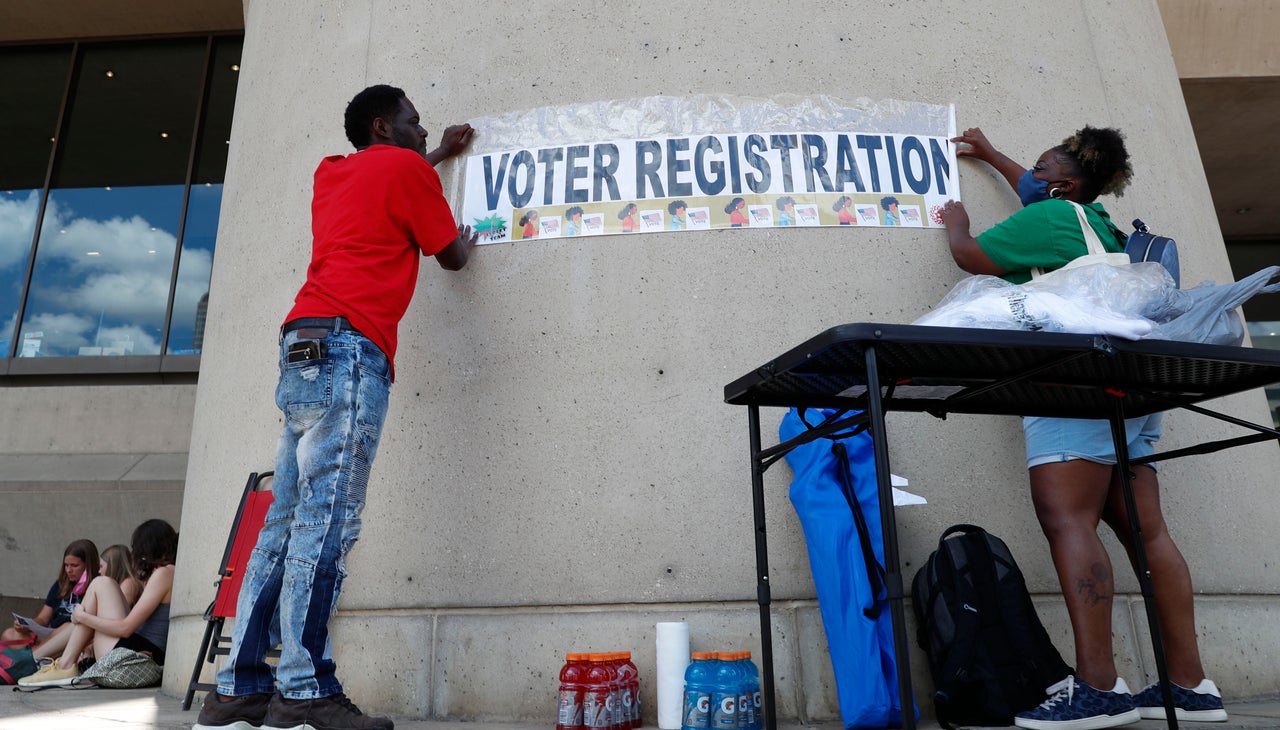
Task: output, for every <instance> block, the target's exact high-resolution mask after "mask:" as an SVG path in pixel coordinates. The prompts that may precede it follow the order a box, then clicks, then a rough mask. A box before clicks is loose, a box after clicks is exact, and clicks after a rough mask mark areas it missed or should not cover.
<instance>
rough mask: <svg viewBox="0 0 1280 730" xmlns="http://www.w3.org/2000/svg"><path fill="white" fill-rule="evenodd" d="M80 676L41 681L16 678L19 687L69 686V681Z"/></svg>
mask: <svg viewBox="0 0 1280 730" xmlns="http://www.w3.org/2000/svg"><path fill="white" fill-rule="evenodd" d="M79 678H80V675H78V674H77V675H76V676H74V677H63V678H62V679H46V680H44V681H43V682H24V681H22V680H21V679H19V680H18V686H19V687H33V688H34V687H69V686H71V683H72V682H74V681H76V680H77V679H79Z"/></svg>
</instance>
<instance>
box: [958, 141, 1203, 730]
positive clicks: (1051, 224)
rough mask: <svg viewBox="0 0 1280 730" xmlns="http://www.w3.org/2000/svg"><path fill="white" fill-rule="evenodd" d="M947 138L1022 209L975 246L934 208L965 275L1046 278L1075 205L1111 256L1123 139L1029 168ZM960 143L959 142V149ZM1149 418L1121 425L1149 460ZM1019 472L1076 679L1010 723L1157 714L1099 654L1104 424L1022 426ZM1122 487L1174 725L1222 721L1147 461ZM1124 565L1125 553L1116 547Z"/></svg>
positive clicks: (1059, 728) (1109, 452)
mask: <svg viewBox="0 0 1280 730" xmlns="http://www.w3.org/2000/svg"><path fill="white" fill-rule="evenodd" d="M953 141H955V142H959V143H962V146H961V147H960V149H958V150H957V152H956V154H957V156H960V157H970V158H973V159H976V160H981V161H982V162H985V163H987V164H989V165H991V166H992V167H994V168H995V169H996V171H998V172H999V173H1000V174H1001V175H1002V176H1003V177H1004V178H1005V180H1007V181H1008V183H1009V186H1010V187H1012V188H1013V189H1014V190H1015V191H1016V192H1017V194H1018V197H1019V199H1021V201H1022V204H1023V206H1024V207H1023V208H1022V209H1021V210H1019V211H1018V212H1016V213H1014V214H1013V215H1011V216H1009V217H1008V218H1007V219H1006V220H1004V221H1003V222H1002V223H999V224H997V225H995V226H994V227H992V228H991V229H990V230H987V231H984V232H983V233H980V234H978V236H977V237H976V238H975V237H974V236H973V235H971V234H970V232H969V227H970V226H969V215H968V213H967V212H966V211H965V208H964V204H963V203H960V202H959V201H950V202H948V203H947V204H946V205H945V206H943V211H942V217H943V222H944V223H945V224H946V227H947V241H948V244H949V246H950V249H951V256H952V258H954V259H955V262H956V264H957V265H958V266H959V267H960V268H961V269H963V270H965V271H967V272H969V273H970V274H990V275H994V276H999V277H1002V278H1004V279H1005V280H1007V281H1009V282H1011V283H1014V284H1021V283H1024V282H1026V281H1029V280H1030V279H1031V270H1032V269H1042V270H1045V271H1051V270H1053V269H1057V268H1060V267H1062V266H1063V265H1064V264H1066V263H1067V262H1069V261H1071V260H1072V259H1075V258H1077V257H1079V256H1084V255H1085V254H1086V253H1088V248H1087V246H1086V244H1085V237H1084V233H1083V229H1082V228H1081V223H1080V219H1079V217H1078V216H1077V214H1076V209H1075V206H1073V205H1071V203H1072V202H1074V203H1078V204H1079V205H1080V206H1081V207H1082V209H1083V211H1084V214H1085V219H1086V221H1087V223H1088V225H1089V227H1090V228H1092V229H1093V231H1094V232H1095V233H1097V235H1098V238H1099V239H1100V240H1101V242H1102V245H1103V247H1104V248H1105V249H1107V250H1108V251H1112V252H1120V251H1123V250H1124V241H1125V236H1124V234H1122V233H1121V232H1120V231H1119V230H1117V229H1116V227H1115V226H1114V225H1112V223H1111V217H1110V216H1109V215H1108V214H1107V211H1106V209H1105V208H1103V206H1102V204H1101V203H1099V202H1097V198H1098V196H1099V195H1108V194H1115V195H1119V194H1120V192H1121V191H1122V190H1123V189H1124V187H1125V185H1126V184H1127V183H1128V182H1129V178H1130V177H1131V176H1132V174H1133V169H1132V167H1130V165H1129V153H1128V152H1127V151H1126V150H1125V146H1124V138H1123V137H1122V136H1121V134H1120V132H1118V131H1117V130H1114V129H1098V128H1094V127H1085V128H1083V129H1081V130H1079V131H1077V132H1076V133H1075V134H1073V135H1072V136H1070V137H1068V138H1067V139H1065V140H1063V142H1062V144H1060V145H1057V146H1056V147H1053V148H1051V149H1048V150H1046V151H1045V152H1044V154H1042V155H1040V158H1039V159H1038V160H1036V164H1035V166H1033V167H1032V168H1031V169H1030V170H1026V169H1023V167H1022V166H1021V165H1019V164H1018V163H1016V162H1014V161H1013V160H1012V159H1010V158H1009V157H1008V156H1006V155H1004V154H1003V153H1001V152H999V151H997V150H996V149H995V147H993V146H992V145H991V143H990V142H989V141H987V138H986V136H985V135H984V134H983V133H982V130H980V129H978V128H976V127H975V128H973V129H967V130H965V131H964V133H963V134H962V135H961V136H959V137H956V138H955V139H954V140H953ZM964 145H967V146H964ZM1160 416H1161V414H1158V413H1157V414H1154V415H1152V416H1148V417H1144V418H1134V419H1130V420H1129V421H1126V422H1125V426H1126V431H1127V433H1126V436H1127V439H1128V442H1129V443H1128V448H1129V454H1130V456H1131V458H1133V459H1137V458H1141V457H1143V456H1149V455H1151V454H1153V453H1154V452H1155V442H1156V441H1157V440H1158V439H1159V438H1160ZM1023 432H1024V435H1025V437H1026V448H1027V468H1028V473H1029V475H1030V479H1031V499H1032V503H1033V504H1034V505H1035V510H1036V517H1037V518H1038V519H1039V521H1040V526H1041V528H1042V529H1043V531H1044V534H1045V537H1046V538H1047V540H1048V542H1049V550H1050V553H1051V555H1052V557H1053V564H1054V568H1055V570H1056V571H1057V573H1058V581H1059V583H1060V584H1061V586H1062V593H1063V597H1064V599H1065V600H1066V604H1067V612H1068V614H1069V615H1070V617H1071V628H1072V633H1073V635H1074V639H1075V649H1076V654H1075V656H1076V674H1075V675H1074V676H1072V677H1067V678H1066V679H1064V680H1063V681H1062V682H1061V683H1059V684H1057V685H1054V686H1053V687H1051V688H1049V689H1050V695H1051V696H1050V697H1049V699H1047V700H1046V701H1045V702H1044V704H1042V705H1040V706H1039V707H1036V708H1034V709H1032V710H1030V711H1027V712H1022V713H1019V714H1018V715H1017V716H1016V717H1015V718H1014V721H1015V724H1016V725H1018V726H1019V727H1025V728H1032V730H1077V729H1079V728H1086V727H1087V728H1107V727H1116V726H1119V725H1125V724H1128V723H1131V722H1135V721H1137V720H1139V719H1141V718H1144V717H1149V718H1164V702H1163V697H1162V693H1161V690H1160V687H1159V686H1158V685H1155V684H1153V685H1151V686H1149V687H1147V688H1146V689H1145V690H1143V691H1142V692H1139V693H1138V694H1137V695H1136V696H1135V695H1132V694H1130V692H1129V688H1128V686H1127V685H1126V684H1125V681H1124V679H1123V678H1122V677H1120V676H1119V675H1118V674H1117V672H1116V664H1115V658H1114V656H1113V654H1112V646H1111V609H1112V595H1113V593H1114V587H1115V586H1114V580H1113V574H1112V569H1111V560H1110V558H1109V556H1108V555H1107V551H1106V548H1105V547H1104V546H1103V544H1102V540H1101V539H1100V538H1099V536H1098V524H1099V522H1100V521H1106V523H1107V524H1108V525H1109V526H1110V527H1111V528H1112V530H1113V531H1114V532H1115V534H1116V537H1117V538H1119V540H1120V541H1121V543H1124V544H1125V545H1126V548H1127V547H1128V544H1129V542H1130V533H1129V530H1128V523H1127V517H1126V515H1125V511H1124V503H1123V500H1122V498H1121V494H1120V486H1119V476H1118V474H1117V473H1116V469H1115V463H1116V456H1115V447H1114V445H1113V442H1112V436H1111V429H1110V425H1109V424H1108V422H1107V421H1084V420H1078V419H1062V418H1024V419H1023ZM1133 472H1134V477H1133V491H1134V496H1135V497H1136V499H1137V505H1138V511H1139V514H1138V517H1139V520H1140V522H1141V524H1142V528H1143V531H1142V532H1143V534H1142V537H1143V541H1144V547H1145V548H1146V553H1147V561H1148V564H1149V567H1150V569H1151V575H1152V583H1153V586H1154V589H1155V593H1156V607H1157V610H1158V612H1159V618H1160V627H1161V633H1162V635H1163V637H1164V641H1165V649H1166V657H1167V659H1168V669H1169V679H1170V680H1171V681H1172V682H1173V685H1174V686H1173V697H1174V704H1175V705H1176V707H1177V711H1178V719H1179V720H1204V721H1222V720H1225V719H1226V718H1227V714H1226V711H1225V710H1224V709H1223V706H1222V698H1221V696H1220V695H1219V694H1218V690H1217V687H1215V686H1214V684H1213V682H1212V681H1210V680H1209V679H1207V678H1206V677H1205V674H1204V669H1203V667H1202V666H1201V663H1200V649H1199V645H1198V644H1197V642H1196V634H1195V612H1194V603H1193V599H1192V589H1191V574H1190V571H1188V569H1187V564H1186V561H1185V560H1184V559H1183V557H1182V553H1181V552H1179V550H1178V548H1177V546H1176V545H1175V544H1174V542H1173V539H1172V538H1171V537H1170V536H1169V533H1168V530H1167V529H1166V526H1165V522H1164V518H1163V516H1162V515H1161V513H1160V491H1159V489H1160V487H1159V482H1158V480H1157V478H1156V470H1155V467H1154V466H1153V465H1150V464H1144V465H1140V466H1136V467H1134V468H1133ZM1129 553H1130V556H1131V557H1132V551H1131V550H1130V551H1129Z"/></svg>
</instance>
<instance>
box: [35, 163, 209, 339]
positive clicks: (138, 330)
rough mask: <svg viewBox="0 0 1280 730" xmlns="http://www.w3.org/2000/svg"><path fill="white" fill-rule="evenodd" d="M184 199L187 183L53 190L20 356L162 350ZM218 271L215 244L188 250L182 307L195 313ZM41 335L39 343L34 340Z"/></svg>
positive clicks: (181, 278) (179, 295)
mask: <svg viewBox="0 0 1280 730" xmlns="http://www.w3.org/2000/svg"><path fill="white" fill-rule="evenodd" d="M180 196H181V188H180V187H177V186H161V187H150V188H148V187H132V188H115V189H114V190H112V189H110V188H106V189H102V190H95V189H85V188H80V189H63V190H54V191H52V194H51V195H50V198H49V202H48V204H47V206H46V209H45V217H44V222H43V224H42V228H41V234H40V243H39V247H38V249H37V253H36V267H35V271H34V273H33V275H32V279H31V290H30V298H29V300H28V307H27V312H26V315H25V316H24V321H23V324H22V329H21V331H20V334H21V338H22V340H23V341H22V343H20V345H21V346H20V348H19V351H20V353H21V352H26V353H28V354H27V356H56V355H128V354H134V355H151V354H158V353H159V352H160V340H161V337H162V334H163V325H164V317H165V305H166V303H167V302H168V299H169V287H170V283H171V280H172V278H173V260H174V259H173V257H174V255H175V252H176V250H177V248H178V246H177V238H176V235H175V233H174V231H175V230H176V229H177V227H178V216H177V215H176V213H175V211H174V207H175V206H174V203H176V202H178V201H180V200H181V197H180ZM166 229H167V230H166ZM212 268H213V255H212V252H211V251H207V250H188V251H186V252H184V255H183V261H182V266H181V267H180V272H179V277H178V278H179V281H178V288H177V291H176V294H175V301H174V307H175V311H181V310H183V309H186V310H188V311H194V309H195V307H196V306H197V303H198V301H199V298H200V296H201V295H202V294H203V293H204V292H205V291H207V290H208V283H209V276H210V272H211V271H212ZM36 332H39V333H41V334H40V336H39V343H38V346H34V345H35V343H32V342H28V340H29V335H30V334H31V333H36Z"/></svg>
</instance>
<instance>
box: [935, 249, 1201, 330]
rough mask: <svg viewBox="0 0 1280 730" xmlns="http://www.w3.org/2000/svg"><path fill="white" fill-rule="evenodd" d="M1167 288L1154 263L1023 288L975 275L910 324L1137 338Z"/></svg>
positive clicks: (1100, 268) (1049, 277) (1095, 268)
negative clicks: (1147, 314)
mask: <svg viewBox="0 0 1280 730" xmlns="http://www.w3.org/2000/svg"><path fill="white" fill-rule="evenodd" d="M1170 290H1173V291H1176V289H1175V288H1174V286H1173V279H1172V278H1171V277H1170V276H1169V272H1168V271H1166V270H1165V268H1164V267H1163V266H1161V265H1160V264H1158V263H1141V264H1131V265H1124V266H1111V265H1108V264H1090V265H1086V266H1077V267H1071V268H1068V269H1059V270H1057V271H1051V272H1049V273H1047V274H1045V275H1044V276H1041V277H1040V278H1038V279H1035V280H1033V281H1029V282H1027V283H1026V284H1010V283H1009V282H1007V281H1005V280H1004V279H1000V278H997V277H995V276H986V275H977V276H971V277H969V278H967V279H963V280H961V281H960V282H959V283H957V284H956V285H955V287H953V288H952V290H951V292H950V293H948V294H947V296H945V297H943V299H942V301H941V302H939V303H938V306H937V307H935V308H934V310H933V311H932V312H929V313H928V314H926V315H924V316H923V317H921V318H919V319H917V320H916V321H915V322H914V324H918V325H929V326H934V327H979V328H985V329H1015V330H1029V331H1032V332H1076V333H1080V334H1102V335H1115V336H1117V337H1124V338H1126V339H1139V338H1142V337H1149V336H1151V335H1152V333H1153V332H1155V331H1156V323H1155V321H1153V320H1152V319H1150V318H1148V317H1147V316H1145V314H1146V313H1147V312H1149V311H1157V310H1159V309H1161V307H1162V306H1164V307H1165V308H1167V305H1165V300H1166V298H1167V295H1168V292H1169V291H1170ZM1157 336H1158V335H1157Z"/></svg>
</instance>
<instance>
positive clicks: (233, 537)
mask: <svg viewBox="0 0 1280 730" xmlns="http://www.w3.org/2000/svg"><path fill="white" fill-rule="evenodd" d="M271 475H272V472H269V471H264V472H262V473H261V474H259V473H257V472H253V473H252V474H250V475H249V481H248V482H247V483H246V484H245V485H244V494H243V495H242V496H241V497H240V507H239V509H237V510H236V517H235V520H234V521H233V522H232V523H231V534H230V535H228V536H227V549H226V550H225V551H224V552H223V553H222V562H221V563H220V564H219V565H220V566H221V570H219V572H218V581H217V583H215V585H216V586H217V588H218V593H217V595H216V596H214V599H213V603H210V604H209V607H208V608H207V609H205V612H204V620H205V622H206V626H205V629H204V639H203V640H201V642H200V651H199V652H198V653H197V654H196V666H195V669H193V670H192V672H191V682H190V683H188V684H187V696H186V697H185V698H184V699H183V700H182V709H183V710H189V709H191V698H192V697H194V696H195V694H196V691H197V690H205V691H209V690H213V689H214V688H216V687H217V685H216V684H213V683H209V682H201V681H200V673H201V670H202V669H203V668H204V665H205V663H209V664H213V662H214V660H215V658H216V657H218V656H219V655H222V656H226V655H228V654H230V653H231V637H230V636H229V635H227V634H224V633H223V627H224V624H225V623H226V620H227V619H228V618H235V615H236V599H237V598H239V596H240V584H241V583H243V582H244V571H245V566H246V565H248V564H249V553H251V552H253V546H254V545H256V544H257V543H258V533H259V532H261V531H262V524H263V523H264V522H265V521H266V519H267V508H268V507H270V506H271V501H272V498H273V495H272V493H271V488H270V486H266V485H267V484H269V482H270V481H271ZM267 656H269V657H279V656H280V652H279V651H271V652H268V654H267Z"/></svg>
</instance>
